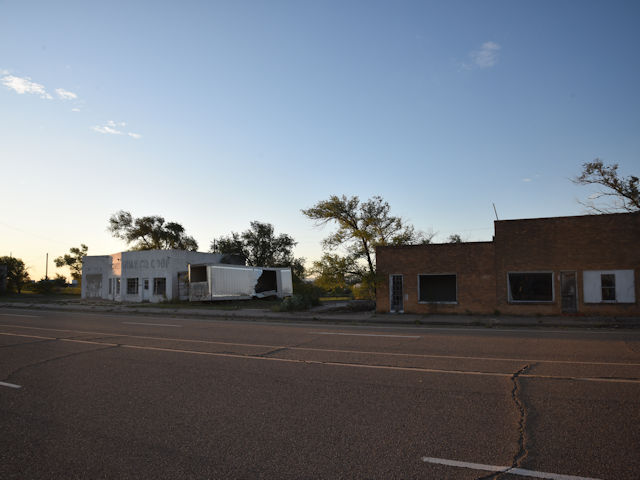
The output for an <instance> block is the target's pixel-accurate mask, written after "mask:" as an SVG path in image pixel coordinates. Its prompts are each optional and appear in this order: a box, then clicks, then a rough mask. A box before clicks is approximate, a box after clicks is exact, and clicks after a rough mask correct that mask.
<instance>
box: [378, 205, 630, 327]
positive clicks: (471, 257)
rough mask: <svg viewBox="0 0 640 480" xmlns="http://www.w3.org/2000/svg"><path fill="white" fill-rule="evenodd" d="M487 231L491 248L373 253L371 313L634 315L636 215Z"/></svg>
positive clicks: (514, 224) (513, 224)
mask: <svg viewBox="0 0 640 480" xmlns="http://www.w3.org/2000/svg"><path fill="white" fill-rule="evenodd" d="M494 228H495V235H494V238H493V241H491V242H469V243H454V244H429V245H411V246H399V247H379V248H378V249H377V250H376V260H377V270H378V278H379V283H378V288H377V299H376V300H377V301H376V308H377V311H378V312H410V313H425V314H427V313H458V314H464V313H479V314H495V313H504V314H510V315H561V314H571V315H576V314H577V315H592V316H640V307H639V306H638V298H639V297H640V287H639V285H640V212H639V213H621V214H608V215H585V216H576V217H554V218H536V219H524V220H501V221H496V222H494Z"/></svg>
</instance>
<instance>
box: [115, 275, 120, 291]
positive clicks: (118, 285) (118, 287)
mask: <svg viewBox="0 0 640 480" xmlns="http://www.w3.org/2000/svg"><path fill="white" fill-rule="evenodd" d="M116 295H120V279H119V278H116Z"/></svg>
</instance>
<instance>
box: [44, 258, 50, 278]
mask: <svg viewBox="0 0 640 480" xmlns="http://www.w3.org/2000/svg"><path fill="white" fill-rule="evenodd" d="M44 279H45V280H49V254H48V253H47V260H46V263H45V265H44Z"/></svg>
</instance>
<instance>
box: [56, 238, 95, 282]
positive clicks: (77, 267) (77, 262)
mask: <svg viewBox="0 0 640 480" xmlns="http://www.w3.org/2000/svg"><path fill="white" fill-rule="evenodd" d="M88 250H89V247H87V246H86V245H85V244H84V243H81V244H80V247H79V248H78V247H71V248H70V249H69V253H67V254H65V255H63V256H62V257H57V258H54V259H53V263H55V264H56V267H58V268H60V267H69V270H70V271H71V278H74V279H75V280H78V281H80V280H81V279H82V262H83V261H84V257H86V256H87V251H88ZM63 278H64V277H63Z"/></svg>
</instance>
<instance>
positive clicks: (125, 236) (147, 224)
mask: <svg viewBox="0 0 640 480" xmlns="http://www.w3.org/2000/svg"><path fill="white" fill-rule="evenodd" d="M108 230H109V231H110V232H111V234H112V235H113V236H114V237H116V238H121V239H122V240H124V241H125V242H127V245H131V244H133V250H169V249H178V250H192V251H196V250H198V243H197V242H196V241H195V240H194V238H193V237H190V236H188V235H186V234H185V233H184V227H183V226H182V225H180V224H179V223H176V222H167V223H165V221H164V218H162V217H160V216H157V215H153V216H149V217H140V218H133V217H132V216H131V214H130V213H129V212H125V211H124V210H120V211H119V212H117V213H114V214H113V215H111V218H109V227H108Z"/></svg>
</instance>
